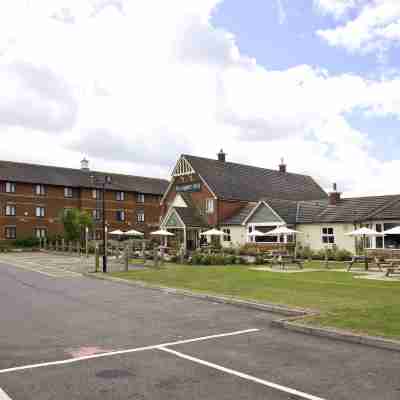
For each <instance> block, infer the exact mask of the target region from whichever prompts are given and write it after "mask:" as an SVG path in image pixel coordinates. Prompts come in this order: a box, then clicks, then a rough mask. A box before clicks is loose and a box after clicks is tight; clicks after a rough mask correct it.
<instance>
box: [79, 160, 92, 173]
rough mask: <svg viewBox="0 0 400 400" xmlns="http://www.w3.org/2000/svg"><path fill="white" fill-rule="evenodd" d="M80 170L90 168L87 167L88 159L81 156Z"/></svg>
mask: <svg viewBox="0 0 400 400" xmlns="http://www.w3.org/2000/svg"><path fill="white" fill-rule="evenodd" d="M81 170H82V171H90V169H89V161H88V160H86V158H83V160H82V161H81Z"/></svg>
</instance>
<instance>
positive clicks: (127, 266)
mask: <svg viewBox="0 0 400 400" xmlns="http://www.w3.org/2000/svg"><path fill="white" fill-rule="evenodd" d="M124 263H125V272H128V270H129V246H128V245H125V251H124Z"/></svg>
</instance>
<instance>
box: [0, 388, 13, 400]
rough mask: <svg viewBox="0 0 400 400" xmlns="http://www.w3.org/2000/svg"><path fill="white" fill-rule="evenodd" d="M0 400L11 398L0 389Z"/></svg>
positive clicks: (9, 399)
mask: <svg viewBox="0 0 400 400" xmlns="http://www.w3.org/2000/svg"><path fill="white" fill-rule="evenodd" d="M0 400H11V397H10V396H9V395H8V394H7V393H6V392H5V391H4V390H3V389H2V388H0Z"/></svg>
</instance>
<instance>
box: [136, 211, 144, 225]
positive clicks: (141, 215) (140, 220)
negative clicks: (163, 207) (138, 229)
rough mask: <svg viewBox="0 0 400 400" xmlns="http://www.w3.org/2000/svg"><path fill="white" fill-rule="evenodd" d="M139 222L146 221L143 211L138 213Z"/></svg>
mask: <svg viewBox="0 0 400 400" xmlns="http://www.w3.org/2000/svg"><path fill="white" fill-rule="evenodd" d="M137 222H144V212H143V211H141V212H139V213H138V214H137Z"/></svg>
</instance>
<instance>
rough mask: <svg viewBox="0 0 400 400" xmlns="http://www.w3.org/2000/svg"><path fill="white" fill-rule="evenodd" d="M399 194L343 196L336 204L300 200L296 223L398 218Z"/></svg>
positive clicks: (399, 213) (399, 207)
mask: <svg viewBox="0 0 400 400" xmlns="http://www.w3.org/2000/svg"><path fill="white" fill-rule="evenodd" d="M399 202H400V196H399V195H390V196H368V197H353V198H343V199H341V200H340V202H339V203H338V204H337V205H330V204H329V202H328V201H324V202H309V201H307V202H300V203H299V212H298V215H297V222H298V223H313V222H317V223H329V222H331V223H333V222H359V221H368V220H372V219H374V220H377V219H396V218H400V205H399Z"/></svg>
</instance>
